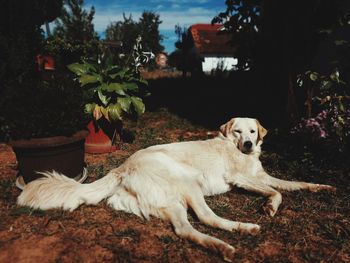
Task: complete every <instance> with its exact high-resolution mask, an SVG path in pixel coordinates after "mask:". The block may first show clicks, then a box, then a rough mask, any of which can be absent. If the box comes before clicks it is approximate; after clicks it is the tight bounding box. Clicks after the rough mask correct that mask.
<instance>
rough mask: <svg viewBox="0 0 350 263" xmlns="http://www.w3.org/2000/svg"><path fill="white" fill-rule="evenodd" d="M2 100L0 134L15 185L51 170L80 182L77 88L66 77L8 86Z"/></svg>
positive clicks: (81, 152)
mask: <svg viewBox="0 0 350 263" xmlns="http://www.w3.org/2000/svg"><path fill="white" fill-rule="evenodd" d="M7 91H8V92H6V93H4V97H3V98H2V112H1V116H2V125H1V134H2V136H3V138H4V137H5V138H6V140H7V141H8V142H9V144H10V145H11V146H12V149H13V151H14V153H15V154H16V158H17V162H18V175H19V179H18V180H20V181H21V180H22V179H23V181H24V183H28V182H30V181H32V180H35V179H37V178H39V177H40V176H41V175H40V174H39V173H38V172H43V171H52V170H56V171H58V172H60V173H63V174H65V175H67V176H69V177H71V178H75V179H76V180H79V179H83V178H82V177H83V176H84V165H85V163H84V141H85V137H86V136H87V134H88V131H86V130H85V129H84V127H85V125H86V119H84V117H85V116H84V113H83V111H82V109H81V107H82V92H81V89H80V87H79V85H76V83H75V82H74V81H73V80H72V76H69V75H67V74H58V73H52V74H50V75H49V76H46V77H45V80H43V79H36V78H33V79H26V81H25V82H22V83H18V82H12V83H11V86H10V87H7Z"/></svg>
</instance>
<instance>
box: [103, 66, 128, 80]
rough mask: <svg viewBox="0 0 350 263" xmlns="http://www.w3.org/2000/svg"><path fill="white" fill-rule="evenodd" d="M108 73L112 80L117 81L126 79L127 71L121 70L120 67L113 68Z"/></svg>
mask: <svg viewBox="0 0 350 263" xmlns="http://www.w3.org/2000/svg"><path fill="white" fill-rule="evenodd" d="M107 73H108V75H109V77H110V78H112V79H115V78H116V77H120V78H124V76H125V73H126V70H125V69H124V70H120V69H119V68H118V67H113V68H111V69H110V70H109V71H108V72H107Z"/></svg>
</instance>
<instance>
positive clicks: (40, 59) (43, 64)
mask: <svg viewBox="0 0 350 263" xmlns="http://www.w3.org/2000/svg"><path fill="white" fill-rule="evenodd" d="M36 59H37V63H38V67H39V70H55V59H54V58H53V57H52V56H43V55H37V57H36Z"/></svg>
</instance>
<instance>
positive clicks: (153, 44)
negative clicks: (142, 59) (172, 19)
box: [106, 11, 164, 54]
mask: <svg viewBox="0 0 350 263" xmlns="http://www.w3.org/2000/svg"><path fill="white" fill-rule="evenodd" d="M123 19H124V20H123V21H117V22H112V23H110V24H109V25H108V26H107V29H106V39H107V40H109V41H119V42H121V43H122V45H123V52H125V53H130V52H131V50H132V49H133V46H134V44H135V40H136V38H137V36H138V35H140V36H141V37H142V48H143V50H144V51H152V52H153V53H155V54H157V53H159V52H161V51H163V50H164V47H163V46H162V45H161V44H160V42H161V41H162V40H163V36H162V35H160V33H159V25H160V24H161V23H162V21H161V20H160V17H159V15H157V14H156V13H153V12H149V11H144V12H143V13H142V15H141V17H140V19H139V21H135V20H133V18H132V16H131V15H129V17H126V16H125V14H123Z"/></svg>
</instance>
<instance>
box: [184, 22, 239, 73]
mask: <svg viewBox="0 0 350 263" xmlns="http://www.w3.org/2000/svg"><path fill="white" fill-rule="evenodd" d="M223 29H224V27H223V25H218V24H214V25H212V24H194V25H192V26H191V27H190V28H189V29H188V30H189V35H190V38H191V40H192V41H193V47H192V49H191V50H190V52H191V53H192V54H191V55H192V57H196V59H198V60H199V61H200V62H201V63H197V65H199V66H200V67H201V69H200V70H201V71H202V72H204V73H206V74H208V73H212V72H215V71H231V70H234V69H235V65H237V62H238V60H237V58H235V57H234V56H233V54H234V51H235V47H232V46H231V45H230V39H231V35H229V34H225V33H223V32H222V31H223Z"/></svg>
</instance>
